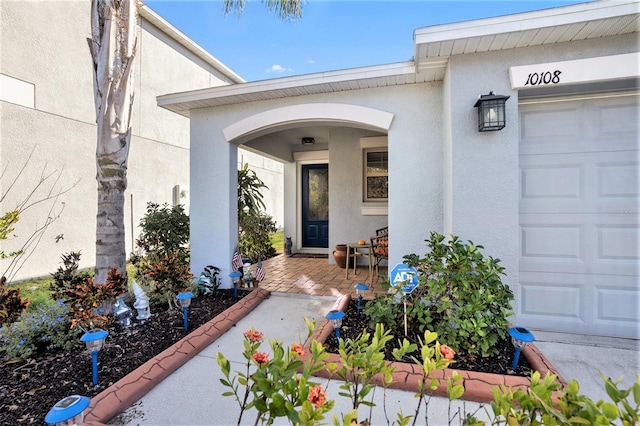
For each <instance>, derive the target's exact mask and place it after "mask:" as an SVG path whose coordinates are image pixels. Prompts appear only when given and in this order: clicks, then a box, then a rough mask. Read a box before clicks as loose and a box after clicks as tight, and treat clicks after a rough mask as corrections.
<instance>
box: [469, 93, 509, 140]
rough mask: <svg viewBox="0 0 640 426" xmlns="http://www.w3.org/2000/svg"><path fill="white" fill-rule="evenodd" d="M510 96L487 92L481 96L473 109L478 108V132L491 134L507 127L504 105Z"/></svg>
mask: <svg viewBox="0 0 640 426" xmlns="http://www.w3.org/2000/svg"><path fill="white" fill-rule="evenodd" d="M509 98H510V96H504V95H496V94H494V93H493V92H489V94H488V95H481V96H480V97H479V98H478V100H477V101H476V104H475V105H474V107H476V108H478V131H479V132H491V131H494V130H501V129H504V127H505V126H506V125H507V120H506V118H507V117H506V112H505V103H506V102H507V99H509Z"/></svg>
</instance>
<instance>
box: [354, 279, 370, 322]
mask: <svg viewBox="0 0 640 426" xmlns="http://www.w3.org/2000/svg"><path fill="white" fill-rule="evenodd" d="M367 290H369V286H368V285H366V284H362V283H359V284H356V294H357V295H358V315H360V305H361V304H362V292H365V291H367Z"/></svg>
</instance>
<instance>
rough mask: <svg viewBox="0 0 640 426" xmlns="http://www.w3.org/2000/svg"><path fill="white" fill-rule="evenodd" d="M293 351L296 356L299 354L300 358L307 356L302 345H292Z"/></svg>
mask: <svg viewBox="0 0 640 426" xmlns="http://www.w3.org/2000/svg"><path fill="white" fill-rule="evenodd" d="M291 351H292V352H295V353H296V354H298V356H303V355H304V354H305V352H304V348H303V347H302V345H301V344H300V343H292V344H291Z"/></svg>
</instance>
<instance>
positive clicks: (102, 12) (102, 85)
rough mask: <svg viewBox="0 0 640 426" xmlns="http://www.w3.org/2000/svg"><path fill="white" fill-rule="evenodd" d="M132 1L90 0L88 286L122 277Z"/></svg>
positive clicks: (134, 7)
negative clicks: (91, 233) (92, 255)
mask: <svg viewBox="0 0 640 426" xmlns="http://www.w3.org/2000/svg"><path fill="white" fill-rule="evenodd" d="M136 18H137V5H136V0H92V2H91V38H90V39H89V40H88V41H89V49H90V51H91V57H92V59H93V71H94V81H93V85H94V99H95V107H96V123H97V127H98V136H97V146H96V165H97V175H96V179H97V181H98V214H97V221H96V271H95V278H94V282H95V283H97V284H100V283H104V281H105V279H106V277H107V272H108V271H109V269H111V268H113V267H115V268H118V269H119V270H120V272H122V273H123V274H124V275H125V277H126V273H127V272H126V248H125V234H124V192H125V190H126V189H127V160H128V157H129V145H130V142H131V109H132V107H133V101H134V91H133V64H134V58H135V53H136V43H137V37H136Z"/></svg>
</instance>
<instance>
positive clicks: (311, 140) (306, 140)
mask: <svg viewBox="0 0 640 426" xmlns="http://www.w3.org/2000/svg"><path fill="white" fill-rule="evenodd" d="M315 143H316V140H315V139H314V138H302V145H306V146H309V145H313V144H315Z"/></svg>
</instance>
